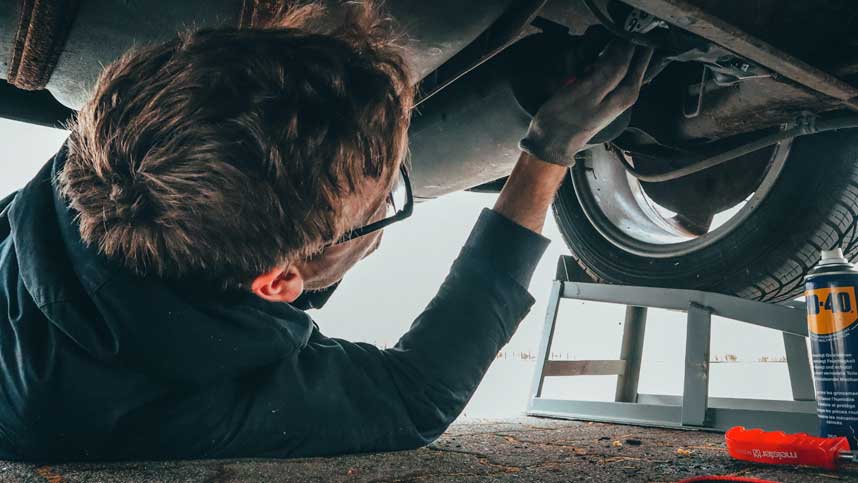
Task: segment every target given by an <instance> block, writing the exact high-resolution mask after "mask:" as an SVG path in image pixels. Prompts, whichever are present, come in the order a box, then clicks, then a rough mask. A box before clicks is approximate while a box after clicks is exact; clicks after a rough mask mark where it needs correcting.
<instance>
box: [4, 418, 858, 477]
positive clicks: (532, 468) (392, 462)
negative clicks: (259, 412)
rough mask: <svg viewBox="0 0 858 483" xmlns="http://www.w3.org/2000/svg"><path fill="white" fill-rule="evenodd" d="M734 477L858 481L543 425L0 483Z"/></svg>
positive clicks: (9, 471)
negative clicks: (381, 446)
mask: <svg viewBox="0 0 858 483" xmlns="http://www.w3.org/2000/svg"><path fill="white" fill-rule="evenodd" d="M702 475H734V476H743V477H753V478H761V479H768V480H773V481H779V482H783V483H791V482H802V483H804V482H815V481H820V482H827V483H831V482H834V481H855V482H858V466H856V467H855V469H854V470H853V469H848V468H847V469H846V470H841V471H840V472H839V473H832V472H826V471H822V470H817V469H812V468H797V467H769V466H761V465H754V464H746V463H741V462H737V461H733V460H731V459H730V457H729V456H728V455H727V451H726V449H725V447H724V437H723V435H720V434H716V433H708V432H700V431H675V430H665V429H652V428H641V427H634V426H620V425H611V424H600V423H581V422H573V421H557V420H547V419H536V418H522V419H516V420H505V421H480V422H469V423H464V424H456V425H454V426H453V427H451V428H450V430H449V431H448V432H447V434H445V435H444V436H443V437H441V438H440V439H439V440H438V441H437V442H436V443H435V444H433V445H432V446H430V447H428V448H423V449H420V450H417V451H401V452H396V453H384V454H367V455H351V456H342V457H337V458H308V459H295V460H274V459H241V460H198V461H167V462H127V463H110V464H93V463H75V464H61V465H51V464H23V463H12V462H0V482H2V483H5V482H33V483H45V482H48V483H76V482H101V483H126V482H129V483H130V482H134V483H149V482H153V483H154V482H165V483H166V482H206V483H216V482H224V483H225V482H281V481H282V482H325V483H327V482H349V483H351V482H366V483H369V482H372V483H406V482H421V483H423V482H548V483H550V482H573V481H594V482H675V481H679V480H682V479H684V478H690V477H695V476H702Z"/></svg>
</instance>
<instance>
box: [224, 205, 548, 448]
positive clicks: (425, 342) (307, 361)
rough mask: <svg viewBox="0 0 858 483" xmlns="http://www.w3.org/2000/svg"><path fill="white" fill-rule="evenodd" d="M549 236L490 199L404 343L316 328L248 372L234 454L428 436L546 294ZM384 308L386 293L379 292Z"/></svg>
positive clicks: (419, 442)
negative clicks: (536, 281) (531, 289)
mask: <svg viewBox="0 0 858 483" xmlns="http://www.w3.org/2000/svg"><path fill="white" fill-rule="evenodd" d="M547 245H548V240H547V239H545V238H543V237H541V236H539V235H537V234H536V233H533V232H531V231H529V230H527V229H525V228H523V227H521V226H519V225H517V224H515V223H513V222H511V221H509V220H507V219H506V218H504V217H503V216H501V215H499V214H497V213H495V212H492V211H490V210H485V211H484V212H483V213H482V214H481V215H480V219H479V221H478V222H477V225H476V226H475V227H474V230H473V232H472V234H471V236H470V238H469V239H468V242H467V243H466V245H465V247H464V248H463V249H462V252H461V254H460V256H459V257H458V259H457V260H456V261H455V263H454V264H453V266H452V268H451V270H450V273H449V275H448V276H447V278H446V280H445V281H444V283H443V285H442V286H441V288H440V290H439V291H438V294H437V295H436V296H435V298H434V299H433V300H432V301H431V302H430V303H429V305H428V306H427V307H426V309H425V310H424V311H423V312H422V314H421V315H420V316H419V317H418V318H417V320H416V321H415V322H414V323H413V325H412V326H411V328H410V329H409V330H408V332H407V333H405V335H403V336H402V338H401V339H400V340H399V342H398V343H397V344H396V346H395V347H393V348H391V349H386V350H381V349H379V348H377V347H375V346H373V345H370V344H363V343H353V342H348V341H344V340H339V339H332V338H327V337H325V336H323V335H322V334H320V333H319V331H318V329H316V330H314V331H313V334H312V336H311V337H310V340H309V342H308V344H307V345H306V346H305V347H304V348H303V349H302V350H300V351H298V352H296V353H295V354H294V355H293V356H292V357H291V358H290V359H289V360H287V361H284V362H282V363H279V364H277V365H276V366H275V367H272V368H270V370H268V371H266V373H265V374H264V375H261V376H259V377H258V378H255V380H254V381H253V383H248V385H247V387H248V391H247V392H246V396H245V397H244V398H243V399H242V400H241V406H242V408H241V411H240V412H241V413H242V414H244V417H243V418H242V421H241V424H240V427H239V428H238V430H237V431H232V432H231V433H232V436H233V437H231V438H230V440H229V442H228V444H226V445H225V446H224V447H221V448H220V451H217V453H219V454H220V455H222V456H247V455H267V456H281V457H283V456H310V455H332V454H340V453H353V452H370V451H389V450H398V449H408V448H415V447H419V446H423V445H425V444H428V443H430V442H431V441H433V440H434V439H435V438H437V437H438V436H440V435H441V433H443V432H444V430H445V429H446V428H447V426H449V424H450V423H451V422H452V421H453V420H454V419H455V418H456V417H457V416H458V415H459V413H460V412H461V411H462V410H463V409H464V407H465V404H466V403H467V402H468V399H469V398H470V397H471V395H472V394H473V393H474V391H475V389H476V388H477V385H478V384H479V383H480V380H481V379H482V377H483V375H484V374H485V372H486V370H487V369H488V367H489V365H490V364H491V362H492V361H493V360H494V359H495V357H496V355H497V353H498V351H499V350H500V349H501V347H503V346H504V345H505V344H506V343H507V342H508V341H509V339H510V337H511V336H512V334H513V333H514V332H515V329H516V328H517V326H518V324H519V322H520V321H521V320H522V319H523V318H524V316H525V315H526V314H527V312H528V311H529V310H530V307H531V306H532V304H533V302H534V300H533V298H532V297H531V296H530V294H528V292H527V290H526V286H527V285H528V284H529V281H530V277H531V275H532V273H533V270H534V268H535V266H536V263H537V262H538V260H539V258H540V257H541V255H542V253H543V252H544V251H545V248H546V247H547ZM379 306H380V308H381V307H383V300H379Z"/></svg>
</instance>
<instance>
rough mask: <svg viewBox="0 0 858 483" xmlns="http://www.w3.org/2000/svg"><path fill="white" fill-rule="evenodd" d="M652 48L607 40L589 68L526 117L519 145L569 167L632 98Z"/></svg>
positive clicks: (629, 103)
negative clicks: (604, 48) (526, 127)
mask: <svg viewBox="0 0 858 483" xmlns="http://www.w3.org/2000/svg"><path fill="white" fill-rule="evenodd" d="M651 58H652V49H645V48H641V47H637V48H635V46H634V45H632V44H630V43H628V42H619V41H614V42H612V43H611V44H610V45H609V46H608V48H607V49H606V50H605V52H604V53H603V54H602V56H601V57H600V58H599V59H598V60H597V61H596V62H595V63H594V64H593V69H592V70H591V71H590V72H589V73H587V74H586V75H584V76H582V77H581V78H580V79H576V80H575V81H574V82H572V83H571V85H566V86H564V87H561V88H560V89H559V90H558V91H557V92H556V93H555V94H554V95H553V96H552V97H551V98H550V99H548V101H546V102H545V104H543V105H542V107H540V108H539V111H537V113H536V115H535V116H533V119H532V120H531V121H530V127H529V128H528V130H527V135H525V137H524V138H523V139H522V140H521V141H520V142H519V147H520V148H521V150H522V151H525V152H527V153H529V154H531V155H533V156H534V157H536V158H538V159H541V160H543V161H545V162H548V163H552V164H559V165H561V166H572V165H574V164H575V153H577V152H578V151H581V150H583V149H587V148H588V147H590V145H588V142H589V141H590V140H591V139H592V138H593V136H595V135H596V134H597V133H598V132H599V131H601V130H602V129H604V128H605V127H606V126H607V125H608V124H610V123H611V122H612V121H613V120H614V119H616V118H617V116H619V115H620V114H622V113H623V112H624V111H625V110H626V109H628V108H629V107H631V106H632V104H634V103H635V101H637V99H638V93H639V92H640V89H641V84H642V83H643V78H644V74H645V73H646V69H647V65H648V64H649V61H650V59H651Z"/></svg>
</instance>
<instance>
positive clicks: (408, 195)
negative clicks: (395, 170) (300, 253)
mask: <svg viewBox="0 0 858 483" xmlns="http://www.w3.org/2000/svg"><path fill="white" fill-rule="evenodd" d="M399 175H400V176H402V181H403V182H404V183H405V206H404V207H403V208H402V211H400V212H397V213H396V214H394V215H393V216H391V217H388V218H385V219H383V220H378V221H374V222H372V223H370V224H369V225H364V226H362V227H360V228H355V229H354V230H350V231H349V232H348V233H346V234H345V235H343V236H341V237H340V239H339V240H337V241H334V242H331V243H328V244H327V245H325V247H326V248H327V247H330V246H333V245H339V244H340V243H345V242H347V241H349V240H354V239H355V238H359V237H362V236H364V235H368V234H370V233H372V232H374V231H378V230H381V229H382V228H384V227H386V226H389V225H392V224H393V223H396V222H397V221H402V220H404V219H406V218H408V217H409V216H411V214H412V213H414V195H413V193H412V191H411V178H409V177H408V170H407V169H406V168H405V165H404V164H403V165H401V166H400V167H399ZM392 196H393V193H390V194H389V195H387V197H388V201H389V200H390V198H391V197H392ZM388 201H385V202H388Z"/></svg>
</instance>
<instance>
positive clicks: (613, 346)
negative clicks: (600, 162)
mask: <svg viewBox="0 0 858 483" xmlns="http://www.w3.org/2000/svg"><path fill="white" fill-rule="evenodd" d="M65 136H66V133H65V132H63V131H59V130H55V129H48V128H41V127H37V126H32V125H26V124H21V123H17V122H13V121H7V120H3V119H0V146H2V149H0V152H2V157H3V158H2V159H3V161H2V168H0V197H3V196H5V195H6V194H7V193H10V192H12V191H14V190H16V189H19V188H20V187H21V186H23V185H24V184H25V183H26V182H27V181H28V180H29V179H30V178H31V177H32V176H33V175H34V174H35V172H36V171H37V170H38V169H39V168H40V167H41V166H42V165H43V164H44V163H45V162H47V161H48V159H49V158H50V156H51V155H52V154H53V153H54V152H56V150H57V148H58V147H59V146H60V145H61V144H62V142H63V140H64V139H65ZM495 198H496V195H490V194H475V193H464V192H463V193H455V194H452V195H448V196H445V197H442V198H440V199H437V200H431V201H428V202H424V203H420V204H418V205H417V207H416V209H415V213H414V215H413V216H412V217H411V218H409V219H408V220H406V221H404V222H401V223H398V224H395V225H393V226H391V227H390V228H388V229H387V230H386V232H385V235H384V240H383V242H382V245H381V248H380V249H379V250H378V251H377V252H376V253H375V254H373V255H372V256H371V257H369V258H368V259H366V260H364V261H363V262H361V263H360V264H359V265H358V266H357V267H355V268H354V269H353V270H352V271H351V272H350V273H349V274H348V275H347V276H346V278H345V280H344V282H343V283H342V285H341V286H340V288H339V289H338V290H337V292H336V294H335V295H334V296H333V297H332V298H331V300H330V301H329V302H328V304H327V305H326V306H325V307H324V309H322V310H320V311H311V314H312V316H313V317H314V318H315V319H316V320H317V321H318V323H319V325H320V327H321V328H322V331H323V332H325V333H326V335H328V336H332V337H342V338H345V339H349V340H355V341H366V342H371V343H374V344H376V345H381V346H384V345H386V346H391V345H393V344H394V343H395V342H396V340H397V339H398V338H399V336H400V335H402V333H403V332H405V331H406V330H407V329H408V327H409V325H410V324H411V322H412V321H413V320H414V318H415V317H416V316H417V315H418V314H419V313H420V311H421V310H422V308H423V307H424V306H425V305H426V304H427V303H428V302H429V300H430V299H431V298H432V296H433V295H434V294H435V292H436V290H437V288H438V286H439V285H440V284H441V281H442V280H443V278H444V276H445V275H446V274H447V270H448V269H449V267H450V265H451V263H452V261H453V260H454V259H455V257H456V255H457V254H458V252H459V249H460V248H461V246H462V244H463V243H464V241H465V239H466V238H467V236H468V233H469V232H470V229H471V227H472V226H473V224H474V222H475V220H476V219H477V216H478V214H479V212H480V210H481V209H483V208H484V207H491V205H492V204H493V203H494V199H495ZM544 235H545V236H547V237H548V238H550V239H551V240H552V243H551V245H550V246H549V248H548V251H547V252H546V254H545V256H544V257H543V258H542V261H541V263H540V264H539V267H538V269H537V272H536V274H535V275H534V278H533V283H532V284H531V287H530V291H531V293H532V294H533V296H534V297H535V298H536V300H537V303H536V305H535V306H534V308H533V310H532V311H531V313H530V314H529V315H528V316H527V318H526V319H525V321H524V322H523V323H522V325H521V327H520V328H519V330H518V332H517V333H516V335H515V336H514V337H513V339H512V341H511V342H510V344H509V345H508V346H507V347H506V348H505V349H504V351H505V352H506V353H507V354H508V355H509V356H513V355H516V354H518V353H521V352H530V353H533V354H535V353H536V352H537V349H538V344H539V337H540V334H541V331H542V326H543V321H544V315H545V304H546V301H547V298H548V292H549V289H550V286H551V281H552V279H553V276H554V267H555V266H556V262H557V258H558V257H559V256H560V255H561V254H564V253H568V250H567V249H566V247H565V245H564V244H563V241H562V239H561V237H560V233H559V232H558V230H557V226H556V224H555V223H554V220H553V218H552V217H551V216H550V215H549V218H548V221H547V223H546V226H545V231H544ZM623 310H624V309H623V307H620V306H611V305H607V304H597V303H583V302H577V301H566V302H564V303H563V304H562V305H561V315H560V319H559V320H560V321H559V323H558V332H557V335H556V337H555V348H554V351H553V352H555V353H557V354H558V355H559V356H561V357H563V358H565V357H570V358H576V359H612V358H616V357H617V355H618V351H619V345H620V336H621V334H622V318H623ZM715 319H716V323H715V324H714V325H713V330H712V332H713V334H712V336H713V339H712V351H711V353H712V355H713V356H715V355H723V354H727V353H731V354H736V355H738V356H739V357H740V358H742V359H745V360H756V359H757V358H758V357H759V356H761V355H768V356H777V355H782V354H783V346H782V342H781V338H780V336H779V334H777V333H775V332H774V331H769V330H765V329H761V328H756V327H748V326H745V325H743V324H740V323H738V322H733V321H726V320H719V319H718V318H715ZM684 341H685V324H684V315H683V314H681V313H670V312H667V311H651V315H650V318H649V322H648V326H647V339H646V345H645V362H644V375H643V376H642V380H641V385H642V392H669V393H677V392H678V391H679V390H681V387H682V386H681V384H682V381H681V378H682V371H681V368H682V365H683V362H682V358H683V345H684ZM647 361H651V362H652V363H653V364H658V365H659V367H661V368H662V369H659V370H660V371H661V372H659V373H649V374H647V371H648V370H647V367H648V366H647ZM519 366H521V367H519ZM779 366H780V365H779ZM719 370H720V369H719ZM785 370H786V368H785V367H784V368H783V370H780V368H778V371H779V372H778V373H777V377H776V378H775V379H776V380H770V379H772V378H771V377H770V376H768V375H760V376H757V379H754V377H753V376H749V377H745V378H743V380H741V381H722V387H723V388H727V389H722V390H724V391H725V390H728V389H729V388H730V387H731V385H733V384H734V383H736V384H737V386H742V387H741V388H740V389H741V391H742V395H743V396H745V397H749V396H754V395H760V396H768V397H775V396H777V395H780V394H782V393H783V390H782V389H783V388H782V387H781V386H782V385H783V381H784V380H786V379H785V372H784V371H785ZM782 373H783V374H782ZM531 375H532V363H527V364H526V365H524V364H522V363H519V364H518V365H512V364H511V363H510V362H509V360H507V361H506V362H504V361H499V362H498V363H497V364H496V365H495V367H493V369H492V372H490V374H489V376H488V377H487V379H486V382H485V383H484V384H483V387H481V389H480V391H479V392H478V393H477V396H475V398H474V399H475V401H473V402H472V405H477V406H479V408H477V409H475V410H473V411H472V413H473V414H475V415H478V416H487V415H488V416H503V415H507V413H509V412H510V411H512V412H513V413H518V412H520V411H521V410H523V407H520V406H521V404H523V402H521V401H523V398H524V397H525V396H526V393H527V390H526V388H527V387H529V385H530V378H531ZM608 378H610V377H609V376H608ZM716 378H717V374H715V373H713V379H716ZM566 379H567V380H568V379H570V378H566ZM577 379H587V378H577ZM603 379H604V377H603ZM760 379H765V380H760ZM593 380H595V378H591V379H590V382H592V381H593ZM603 382H605V384H602V385H601V386H600V385H598V384H589V383H588V384H589V385H585V386H581V387H582V388H583V389H581V391H583V392H595V391H602V392H606V393H607V392H610V394H611V395H612V394H613V392H612V391H611V390H610V386H611V385H612V384H613V382H612V381H611V380H608V381H603ZM564 384H565V383H564ZM767 384H768V386H767ZM644 386H648V387H646V388H645V387H644ZM564 387H567V388H568V387H575V386H573V385H566V386H564ZM644 389H646V391H644ZM786 390H788V388H786ZM716 392H717V391H716ZM509 393H514V394H515V395H516V396H515V398H514V399H515V404H508V405H507V406H503V405H499V404H498V403H496V401H497V400H498V398H500V397H502V396H503V395H506V394H509ZM710 394H712V391H710ZM712 395H716V394H712ZM722 395H728V394H722ZM589 396H592V395H591V394H585V395H584V397H589ZM594 397H601V396H594ZM516 398H517V399H516ZM498 408H500V409H498Z"/></svg>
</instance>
